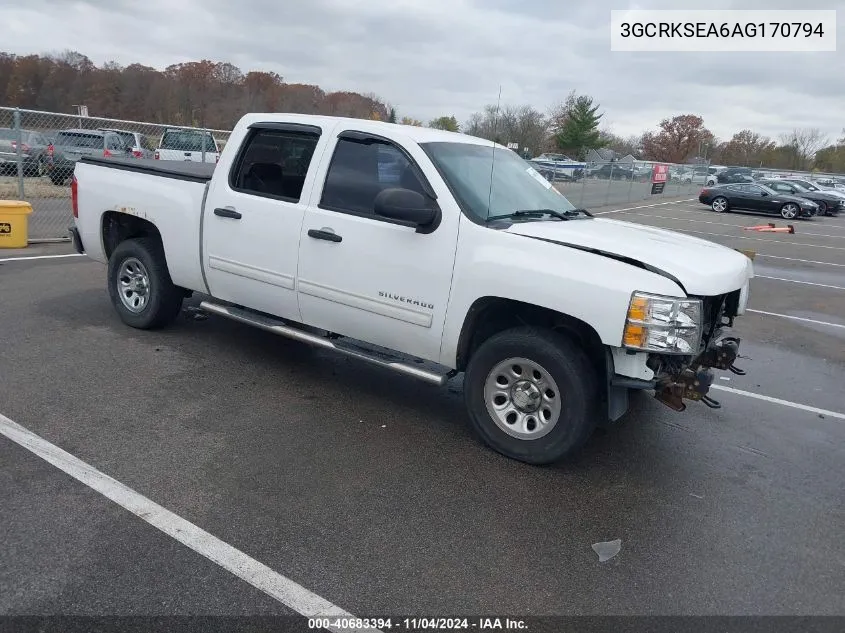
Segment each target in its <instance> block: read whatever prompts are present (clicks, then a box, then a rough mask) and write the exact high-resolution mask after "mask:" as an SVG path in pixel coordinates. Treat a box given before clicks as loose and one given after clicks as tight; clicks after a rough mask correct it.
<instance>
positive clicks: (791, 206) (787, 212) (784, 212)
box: [780, 202, 801, 220]
mask: <svg viewBox="0 0 845 633" xmlns="http://www.w3.org/2000/svg"><path fill="white" fill-rule="evenodd" d="M799 213H801V209H800V208H799V207H798V205H797V204H795V203H794V202H787V203H786V204H785V205H783V206H782V207H781V208H780V217H782V218H783V219H784V220H794V219H795V218H797V217H798V214H799Z"/></svg>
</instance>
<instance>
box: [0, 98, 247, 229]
mask: <svg viewBox="0 0 845 633" xmlns="http://www.w3.org/2000/svg"><path fill="white" fill-rule="evenodd" d="M230 133H231V131H229V130H214V129H206V128H201V127H190V126H178V125H161V124H157V123H140V122H138V121H122V120H118V119H106V118H98V117H87V116H77V115H72V114H60V113H55V112H40V111H37V110H20V109H17V108H4V107H0V199H3V200H9V199H15V200H26V201H27V202H29V203H30V204H31V205H32V209H33V213H32V215H31V216H30V217H29V240H30V242H46V241H58V240H62V241H64V240H67V239H68V227H69V226H70V225H71V223H72V220H73V216H72V211H71V201H70V178H71V176H72V175H73V168H74V165H75V164H76V161H78V160H79V159H80V158H82V157H83V156H106V157H107V156H113V157H117V158H121V157H122V158H127V159H132V160H182V161H196V162H200V161H202V162H207V163H215V162H217V159H218V158H219V156H220V152H221V151H223V147H225V145H226V142H227V141H228V140H229V135H230Z"/></svg>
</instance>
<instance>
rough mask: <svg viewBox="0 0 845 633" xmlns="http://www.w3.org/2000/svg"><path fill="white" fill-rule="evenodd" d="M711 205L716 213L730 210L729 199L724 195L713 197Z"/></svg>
mask: <svg viewBox="0 0 845 633" xmlns="http://www.w3.org/2000/svg"><path fill="white" fill-rule="evenodd" d="M710 207H711V208H712V209H713V210H714V211H715V212H716V213H725V211H727V210H728V199H727V198H725V197H723V196H719V197H717V198H713V202H711V203H710Z"/></svg>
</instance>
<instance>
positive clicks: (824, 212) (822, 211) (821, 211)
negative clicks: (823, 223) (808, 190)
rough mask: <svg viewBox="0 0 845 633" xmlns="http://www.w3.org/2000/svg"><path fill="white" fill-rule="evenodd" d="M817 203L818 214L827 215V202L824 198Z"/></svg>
mask: <svg viewBox="0 0 845 633" xmlns="http://www.w3.org/2000/svg"><path fill="white" fill-rule="evenodd" d="M816 204H818V205H819V210H818V212H817V213H816V215H827V214H828V210H827V203H826V202H824V201H823V200H819V201H818V202H817V203H816Z"/></svg>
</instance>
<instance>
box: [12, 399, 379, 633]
mask: <svg viewBox="0 0 845 633" xmlns="http://www.w3.org/2000/svg"><path fill="white" fill-rule="evenodd" d="M0 434H2V435H5V436H6V437H7V438H9V439H10V440H12V441H13V442H15V443H16V444H18V445H20V446H22V447H23V448H25V449H27V450H28V451H30V452H32V453H34V454H35V455H37V456H38V457H40V458H41V459H43V460H44V461H46V462H48V463H50V464H52V465H53V466H55V467H56V468H58V469H59V470H61V471H62V472H64V473H66V474H68V475H70V476H71V477H73V478H74V479H76V480H77V481H79V482H82V483H83V484H85V485H86V486H88V487H89V488H91V489H92V490H95V491H97V492H99V493H100V494H101V495H103V496H104V497H106V498H107V499H109V500H111V501H113V502H114V503H116V504H117V505H119V506H120V507H122V508H124V509H125V510H128V511H129V512H131V513H132V514H134V515H136V516H137V517H139V518H140V519H141V520H143V521H145V522H147V523H149V524H150V525H152V526H153V527H155V528H157V529H159V530H161V531H162V532H164V533H165V534H167V535H168V536H170V537H172V538H174V539H176V540H177V541H179V542H180V543H182V544H183V545H185V546H187V547H189V548H190V549H192V550H194V551H195V552H197V553H198V554H200V555H201V556H203V557H205V558H207V559H208V560H210V561H212V562H213V563H216V564H217V565H219V566H220V567H222V568H223V569H225V570H227V571H229V572H231V573H232V574H234V575H235V576H237V577H238V578H240V579H241V580H243V581H245V582H247V583H249V584H250V585H252V586H253V587H255V588H256V589H259V590H261V591H263V592H264V593H266V594H267V595H268V596H270V597H271V598H275V599H276V600H278V601H279V602H281V603H282V604H284V605H285V606H287V607H289V608H290V609H293V610H294V611H296V612H297V613H299V614H301V615H303V616H306V617H317V616H340V617H351V616H350V614H349V613H347V612H346V611H344V610H343V609H341V608H340V607H338V606H336V605H334V604H332V603H331V602H329V601H328V600H326V599H325V598H322V597H320V596H318V595H317V594H315V593H312V592H311V591H309V590H308V589H306V588H305V587H303V586H302V585H299V584H297V583H296V582H294V581H293V580H291V579H290V578H286V577H285V576H282V575H281V574H279V573H277V572H275V571H273V570H272V569H270V568H269V567H267V566H266V565H264V564H263V563H260V562H258V561H257V560H255V559H254V558H252V557H251V556H249V555H247V554H245V553H243V552H242V551H240V550H238V549H236V548H234V547H232V546H231V545H229V544H228V543H226V542H224V541H221V540H220V539H218V538H217V537H216V536H214V535H212V534H209V533H208V532H206V531H205V530H203V529H202V528H200V527H198V526H196V525H194V524H193V523H191V522H190V521H188V520H186V519H183V518H182V517H180V516H179V515H177V514H174V513H173V512H171V511H170V510H168V509H166V508H164V507H162V506H160V505H158V504H157V503H155V502H154V501H152V500H150V499H148V498H147V497H145V496H143V495H142V494H140V493H138V492H135V491H134V490H132V489H131V488H129V487H128V486H126V485H124V484H122V483H120V482H119V481H117V480H116V479H112V478H111V477H109V476H108V475H106V474H105V473H102V472H100V471H99V470H97V469H96V468H94V467H93V466H91V465H90V464H87V463H86V462H83V461H82V460H81V459H79V458H77V457H74V456H73V455H71V454H70V453H68V452H66V451H64V450H62V449H61V448H59V447H58V446H56V445H54V444H51V443H50V442H48V441H47V440H45V439H44V438H42V437H40V436H38V435H36V434H35V433H33V432H32V431H30V430H29V429H26V428H24V427H23V426H21V425H20V424H18V423H16V422H14V421H13V420H10V419H9V418H7V417H6V416H4V415H3V414H0ZM329 630H331V631H338V632H339V631H340V629H336V628H331V627H330V628H329ZM359 630H362V631H363V630H369V631H374V629H359Z"/></svg>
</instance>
